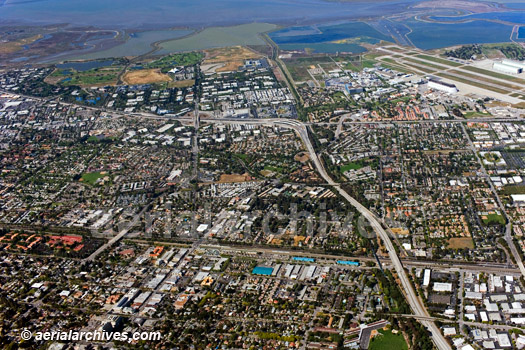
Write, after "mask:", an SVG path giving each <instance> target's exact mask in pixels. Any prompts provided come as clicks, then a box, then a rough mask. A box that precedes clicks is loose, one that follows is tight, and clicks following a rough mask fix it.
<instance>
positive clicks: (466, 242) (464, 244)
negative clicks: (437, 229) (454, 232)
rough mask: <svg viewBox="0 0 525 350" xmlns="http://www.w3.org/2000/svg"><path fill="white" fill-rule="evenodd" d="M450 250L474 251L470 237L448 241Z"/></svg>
mask: <svg viewBox="0 0 525 350" xmlns="http://www.w3.org/2000/svg"><path fill="white" fill-rule="evenodd" d="M448 248H450V249H474V241H473V240H472V238H471V237H457V238H451V239H449V240H448Z"/></svg>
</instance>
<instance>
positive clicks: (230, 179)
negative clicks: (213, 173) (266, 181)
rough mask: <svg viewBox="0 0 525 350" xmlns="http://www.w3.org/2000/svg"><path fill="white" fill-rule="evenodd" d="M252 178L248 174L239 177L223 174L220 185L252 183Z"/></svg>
mask: <svg viewBox="0 0 525 350" xmlns="http://www.w3.org/2000/svg"><path fill="white" fill-rule="evenodd" d="M250 180H251V176H250V175H248V174H243V175H238V174H222V175H221V179H220V180H219V182H220V183H231V182H245V181H250Z"/></svg>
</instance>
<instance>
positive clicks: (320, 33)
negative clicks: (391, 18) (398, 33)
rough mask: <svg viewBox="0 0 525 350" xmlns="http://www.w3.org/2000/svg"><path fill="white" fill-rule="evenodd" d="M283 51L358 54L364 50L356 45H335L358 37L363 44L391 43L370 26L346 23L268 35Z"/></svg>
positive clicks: (282, 31) (291, 29)
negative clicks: (309, 50) (308, 50)
mask: <svg viewBox="0 0 525 350" xmlns="http://www.w3.org/2000/svg"><path fill="white" fill-rule="evenodd" d="M270 37H271V38H272V40H273V41H275V43H277V45H279V47H280V48H281V49H283V50H303V49H306V48H308V49H312V50H314V51H315V52H319V53H335V52H352V53H360V52H364V51H366V49H365V48H364V47H362V46H360V45H359V44H358V43H357V42H356V43H335V42H334V41H339V40H343V39H351V38H356V37H359V38H360V39H361V40H362V41H363V42H367V43H370V44H376V43H378V42H379V41H380V40H387V41H392V38H390V37H389V36H386V35H384V34H382V33H380V32H379V31H377V30H376V29H374V28H372V27H371V26H370V25H368V24H366V23H363V22H347V23H343V24H335V25H324V26H315V27H314V26H298V27H290V28H285V29H281V30H279V31H275V32H273V33H270Z"/></svg>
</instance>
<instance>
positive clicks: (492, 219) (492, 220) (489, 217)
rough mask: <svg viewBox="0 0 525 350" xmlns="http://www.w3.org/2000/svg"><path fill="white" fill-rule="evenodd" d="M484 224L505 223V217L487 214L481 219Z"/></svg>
mask: <svg viewBox="0 0 525 350" xmlns="http://www.w3.org/2000/svg"><path fill="white" fill-rule="evenodd" d="M483 223H484V224H485V225H495V224H499V225H505V218H504V217H503V216H502V215H498V214H489V215H487V218H486V219H483Z"/></svg>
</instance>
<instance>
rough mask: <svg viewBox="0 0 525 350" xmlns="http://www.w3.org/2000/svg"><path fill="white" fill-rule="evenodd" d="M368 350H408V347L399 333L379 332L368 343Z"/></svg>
mask: <svg viewBox="0 0 525 350" xmlns="http://www.w3.org/2000/svg"><path fill="white" fill-rule="evenodd" d="M369 349H370V350H394V349H395V350H408V345H407V343H406V341H405V338H403V335H401V333H398V334H393V333H392V331H384V330H382V329H380V330H379V334H378V335H377V336H375V337H374V338H373V339H372V340H371V341H370V347H369Z"/></svg>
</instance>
